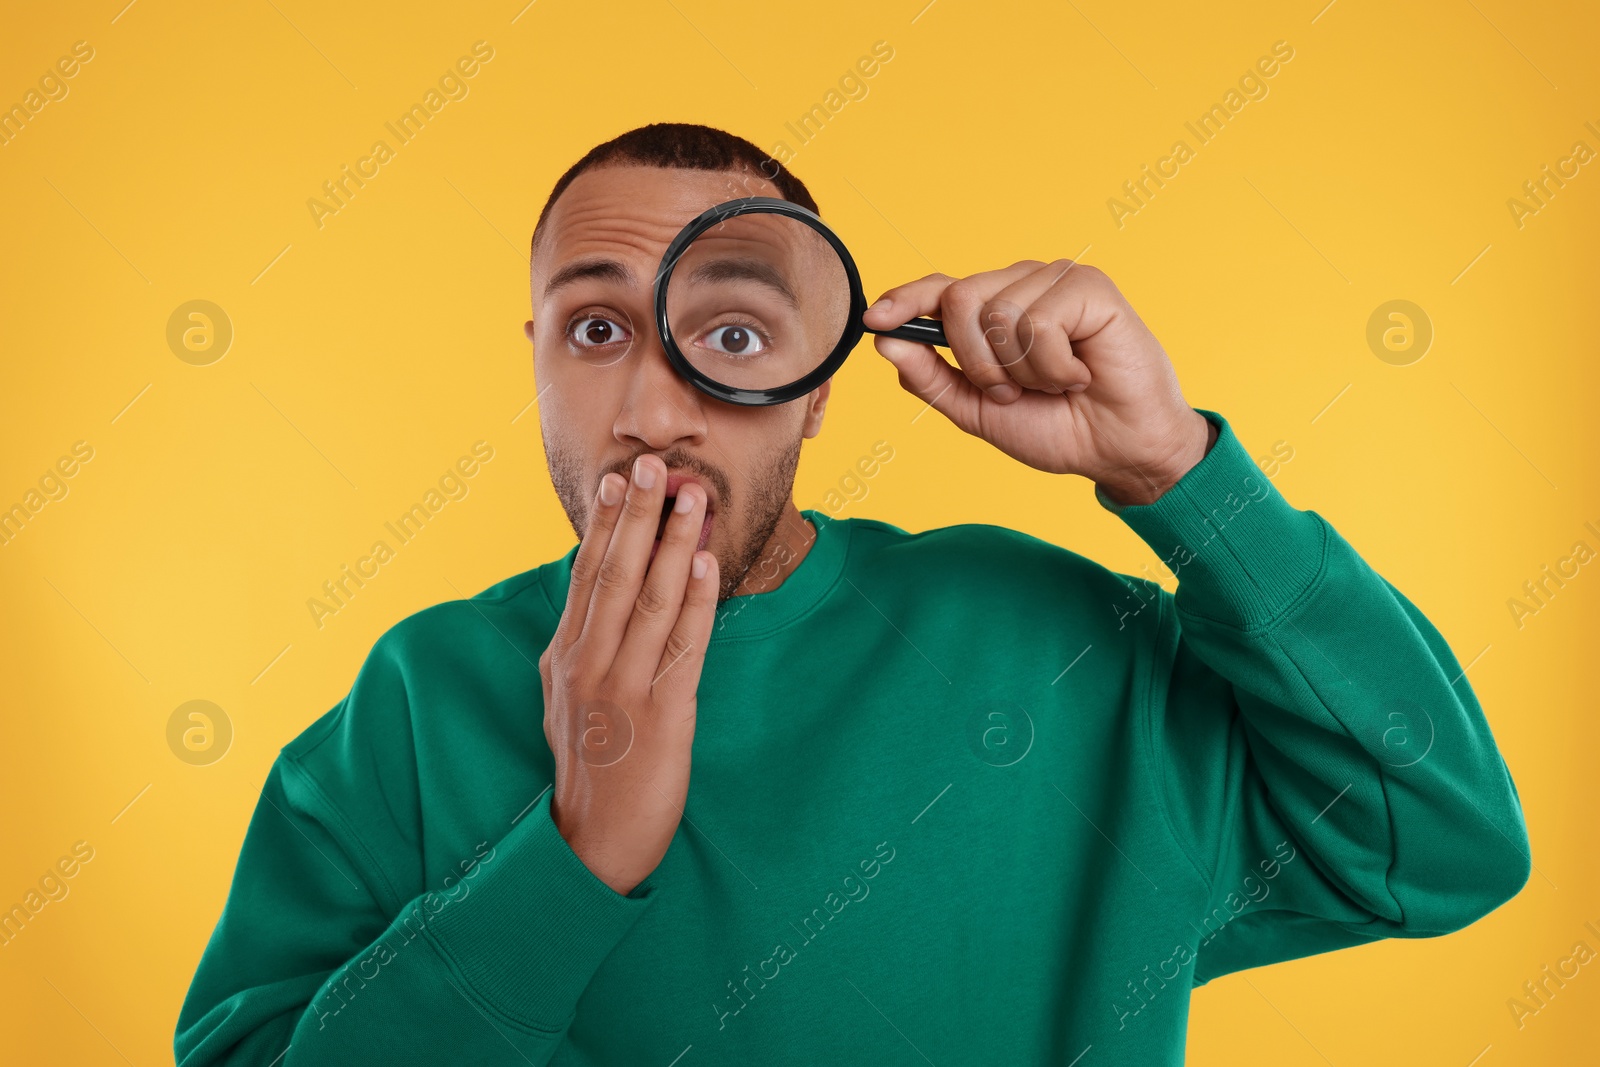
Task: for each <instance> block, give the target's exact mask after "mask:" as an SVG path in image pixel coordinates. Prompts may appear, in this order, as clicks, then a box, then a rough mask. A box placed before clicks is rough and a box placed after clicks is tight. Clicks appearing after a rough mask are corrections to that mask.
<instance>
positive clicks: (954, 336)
mask: <svg viewBox="0 0 1600 1067" xmlns="http://www.w3.org/2000/svg"><path fill="white" fill-rule="evenodd" d="M1043 266H1044V264H1043V263H1041V262H1039V261H1038V260H1036V259H1030V260H1025V261H1023V262H1021V263H1014V264H1012V265H1011V266H1009V267H1006V268H1005V269H1003V270H992V271H985V272H983V273H982V274H974V275H972V276H971V277H968V278H962V279H960V280H959V281H955V282H952V283H950V285H948V286H946V287H945V290H944V292H943V293H941V294H940V295H939V303H940V309H941V315H940V317H941V318H942V319H943V320H944V335H945V336H946V337H948V338H949V339H950V351H951V352H953V353H954V354H955V357H956V362H957V363H959V364H960V365H961V369H962V371H963V372H964V373H965V374H966V376H967V377H968V378H969V379H971V380H972V383H973V384H974V385H976V386H977V387H978V388H980V389H983V390H985V391H986V392H988V393H989V395H990V396H992V397H994V398H995V399H996V400H1001V401H1009V400H1013V399H1015V398H1016V397H1017V396H1018V395H1019V394H1020V393H1021V392H1022V387H1021V386H1020V385H1019V384H1018V383H1017V382H1015V381H1014V380H1013V379H1012V377H1011V375H1010V373H1009V372H1008V371H1007V368H1005V367H1003V366H1001V364H1000V357H999V355H997V354H996V353H995V350H994V348H993V346H992V345H991V344H990V343H989V337H988V335H987V334H986V333H985V331H986V330H987V329H988V327H989V326H990V323H987V322H984V321H983V319H982V317H981V316H982V311H983V307H984V305H985V304H987V303H988V302H989V300H990V299H991V298H993V297H994V295H995V294H996V293H998V292H1000V291H1001V290H1002V289H1004V288H1005V287H1006V286H1008V285H1010V284H1012V283H1013V282H1015V281H1018V280H1019V279H1022V278H1025V277H1027V276H1028V275H1030V274H1032V273H1033V272H1034V271H1035V270H1037V269H1039V268H1040V267H1043Z"/></svg>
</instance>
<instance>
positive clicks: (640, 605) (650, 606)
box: [634, 582, 668, 619]
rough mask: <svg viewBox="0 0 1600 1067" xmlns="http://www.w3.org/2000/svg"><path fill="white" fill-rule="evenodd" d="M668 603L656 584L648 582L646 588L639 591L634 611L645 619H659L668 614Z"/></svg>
mask: <svg viewBox="0 0 1600 1067" xmlns="http://www.w3.org/2000/svg"><path fill="white" fill-rule="evenodd" d="M667 607H668V601H667V597H666V594H664V593H663V592H662V591H661V590H660V589H659V588H658V587H657V586H656V584H655V583H654V582H646V583H645V584H644V588H643V589H641V590H639V599H638V600H636V601H635V602H634V610H635V611H636V612H637V613H638V614H639V616H640V617H641V618H644V619H658V618H660V617H661V616H662V615H664V614H666V611H667Z"/></svg>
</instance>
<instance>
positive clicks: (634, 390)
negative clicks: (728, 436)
mask: <svg viewBox="0 0 1600 1067" xmlns="http://www.w3.org/2000/svg"><path fill="white" fill-rule="evenodd" d="M614 369H615V370H616V372H617V373H619V374H622V375H624V376H625V378H626V381H625V384H624V386H623V390H622V407H621V408H620V410H618V412H617V420H616V423H615V426H614V428H613V434H614V435H615V437H616V439H617V440H618V441H620V442H621V443H623V444H625V445H627V446H628V447H629V449H630V450H632V451H635V452H637V451H639V450H641V449H649V450H651V451H653V452H658V453H659V452H664V451H666V450H667V449H669V448H672V447H673V446H675V445H699V444H704V442H705V436H706V420H705V406H704V404H703V403H702V401H708V400H710V399H711V398H710V397H707V396H705V395H704V394H703V393H701V392H700V390H698V389H696V388H695V387H694V386H693V385H691V384H689V382H687V381H685V380H684V378H683V376H682V375H680V374H679V373H678V372H677V371H676V370H674V369H673V366H672V363H671V362H670V361H669V360H668V359H667V353H666V351H665V349H663V348H662V347H661V339H660V337H659V336H658V335H657V333H656V331H655V330H654V329H653V328H652V329H651V330H649V331H648V332H645V333H641V334H640V335H639V336H638V337H637V339H636V340H635V341H634V345H633V348H632V349H631V350H630V351H629V352H628V355H627V356H626V357H625V358H624V359H622V360H621V361H620V362H619V363H617V365H616V366H615V368H614Z"/></svg>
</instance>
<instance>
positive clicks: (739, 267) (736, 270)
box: [688, 259, 800, 311]
mask: <svg viewBox="0 0 1600 1067" xmlns="http://www.w3.org/2000/svg"><path fill="white" fill-rule="evenodd" d="M688 280H689V281H691V282H727V281H737V280H742V281H751V282H756V283H757V284H759V285H765V286H767V287H768V288H770V289H772V290H773V291H775V292H776V293H777V294H778V295H779V296H781V297H783V299H784V300H785V301H787V302H788V304H789V306H790V307H792V308H794V309H795V310H796V311H799V310H800V300H799V298H798V297H796V296H795V294H794V290H793V289H791V288H790V287H789V283H788V281H787V280H785V278H784V276H783V275H782V273H780V272H779V271H778V269H777V268H776V267H774V266H773V265H772V264H770V263H767V262H766V261H764V260H760V259H713V260H710V261H708V262H705V263H702V264H700V265H699V266H698V267H696V268H695V269H694V270H693V271H692V272H691V273H690V275H689V278H688Z"/></svg>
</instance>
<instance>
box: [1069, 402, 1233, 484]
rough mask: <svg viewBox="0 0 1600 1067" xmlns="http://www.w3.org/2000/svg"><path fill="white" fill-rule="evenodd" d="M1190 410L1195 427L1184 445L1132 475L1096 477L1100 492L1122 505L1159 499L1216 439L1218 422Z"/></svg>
mask: <svg viewBox="0 0 1600 1067" xmlns="http://www.w3.org/2000/svg"><path fill="white" fill-rule="evenodd" d="M1190 414H1191V415H1192V416H1193V420H1191V421H1192V422H1193V423H1194V424H1196V425H1195V428H1194V430H1193V431H1191V432H1190V433H1188V434H1186V435H1185V438H1184V443H1183V446H1182V447H1181V448H1180V449H1179V450H1178V451H1177V452H1176V453H1174V455H1173V457H1172V458H1171V459H1170V460H1168V461H1167V462H1165V463H1161V464H1158V465H1155V466H1153V467H1146V468H1139V469H1136V470H1135V471H1134V472H1133V475H1132V477H1131V478H1127V479H1119V480H1110V479H1107V480H1104V481H1096V482H1095V485H1096V487H1097V488H1098V489H1099V490H1100V492H1101V493H1102V494H1104V495H1105V496H1107V497H1109V498H1110V499H1111V501H1112V502H1113V503H1115V504H1117V505H1119V506H1122V507H1130V506H1136V505H1147V504H1153V503H1155V502H1156V501H1157V500H1159V499H1161V497H1162V496H1164V495H1165V494H1166V493H1167V491H1168V490H1170V489H1171V488H1172V487H1173V486H1175V485H1177V484H1178V482H1179V481H1180V480H1181V479H1182V478H1183V476H1184V475H1185V474H1188V473H1189V471H1191V470H1192V469H1194V467H1195V465H1196V464H1197V463H1199V462H1200V461H1201V460H1202V459H1205V457H1206V456H1207V455H1208V454H1209V453H1210V451H1211V446H1212V445H1214V444H1216V443H1217V437H1218V435H1219V433H1220V431H1219V430H1218V428H1217V424H1216V423H1214V422H1212V421H1211V420H1210V419H1208V418H1206V417H1205V416H1204V415H1202V414H1200V412H1198V411H1196V410H1194V409H1193V408H1191V409H1190Z"/></svg>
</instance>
